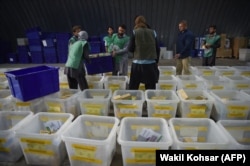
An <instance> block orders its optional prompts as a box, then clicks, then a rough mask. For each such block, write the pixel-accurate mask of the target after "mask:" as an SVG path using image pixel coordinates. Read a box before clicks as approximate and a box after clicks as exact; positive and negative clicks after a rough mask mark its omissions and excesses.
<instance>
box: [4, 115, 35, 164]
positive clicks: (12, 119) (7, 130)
mask: <svg viewBox="0 0 250 166" xmlns="http://www.w3.org/2000/svg"><path fill="white" fill-rule="evenodd" d="M32 116H33V113H32V112H30V111H0V162H16V161H17V160H18V159H19V158H20V157H22V155H23V152H22V149H21V147H20V145H19V142H18V139H17V138H16V135H15V132H16V131H17V130H20V129H21V128H20V127H19V126H20V125H21V124H22V123H25V122H26V121H27V120H28V119H29V118H31V117H32Z"/></svg>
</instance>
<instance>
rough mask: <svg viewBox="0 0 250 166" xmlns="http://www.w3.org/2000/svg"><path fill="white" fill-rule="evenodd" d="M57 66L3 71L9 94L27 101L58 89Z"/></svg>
mask: <svg viewBox="0 0 250 166" xmlns="http://www.w3.org/2000/svg"><path fill="white" fill-rule="evenodd" d="M58 70H59V68H58V67H52V66H44V65H43V66H36V67H29V68H24V69H20V70H13V71H8V72H5V75H6V77H7V79H8V83H9V87H10V90H11V94H12V95H13V96H14V97H16V98H18V99H19V100H21V101H28V100H32V99H36V98H40V97H43V96H46V95H48V94H51V93H55V92H58V91H59V72H58Z"/></svg>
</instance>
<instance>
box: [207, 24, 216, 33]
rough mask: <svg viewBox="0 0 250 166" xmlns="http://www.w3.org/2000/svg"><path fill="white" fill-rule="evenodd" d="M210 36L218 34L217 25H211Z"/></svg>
mask: <svg viewBox="0 0 250 166" xmlns="http://www.w3.org/2000/svg"><path fill="white" fill-rule="evenodd" d="M208 32H209V34H214V33H215V32H216V25H210V26H209V28H208Z"/></svg>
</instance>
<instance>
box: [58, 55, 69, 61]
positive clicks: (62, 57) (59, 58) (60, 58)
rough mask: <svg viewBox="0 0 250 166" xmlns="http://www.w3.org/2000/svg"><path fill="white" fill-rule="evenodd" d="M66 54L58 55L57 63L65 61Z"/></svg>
mask: <svg viewBox="0 0 250 166" xmlns="http://www.w3.org/2000/svg"><path fill="white" fill-rule="evenodd" d="M67 59H68V56H58V62H59V63H66V61H67Z"/></svg>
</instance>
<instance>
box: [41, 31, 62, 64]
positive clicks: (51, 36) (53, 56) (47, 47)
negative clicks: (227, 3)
mask: <svg viewBox="0 0 250 166" xmlns="http://www.w3.org/2000/svg"><path fill="white" fill-rule="evenodd" d="M42 43H43V55H44V62H45V63H58V57H57V53H56V35H55V33H44V34H43V40H42Z"/></svg>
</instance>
